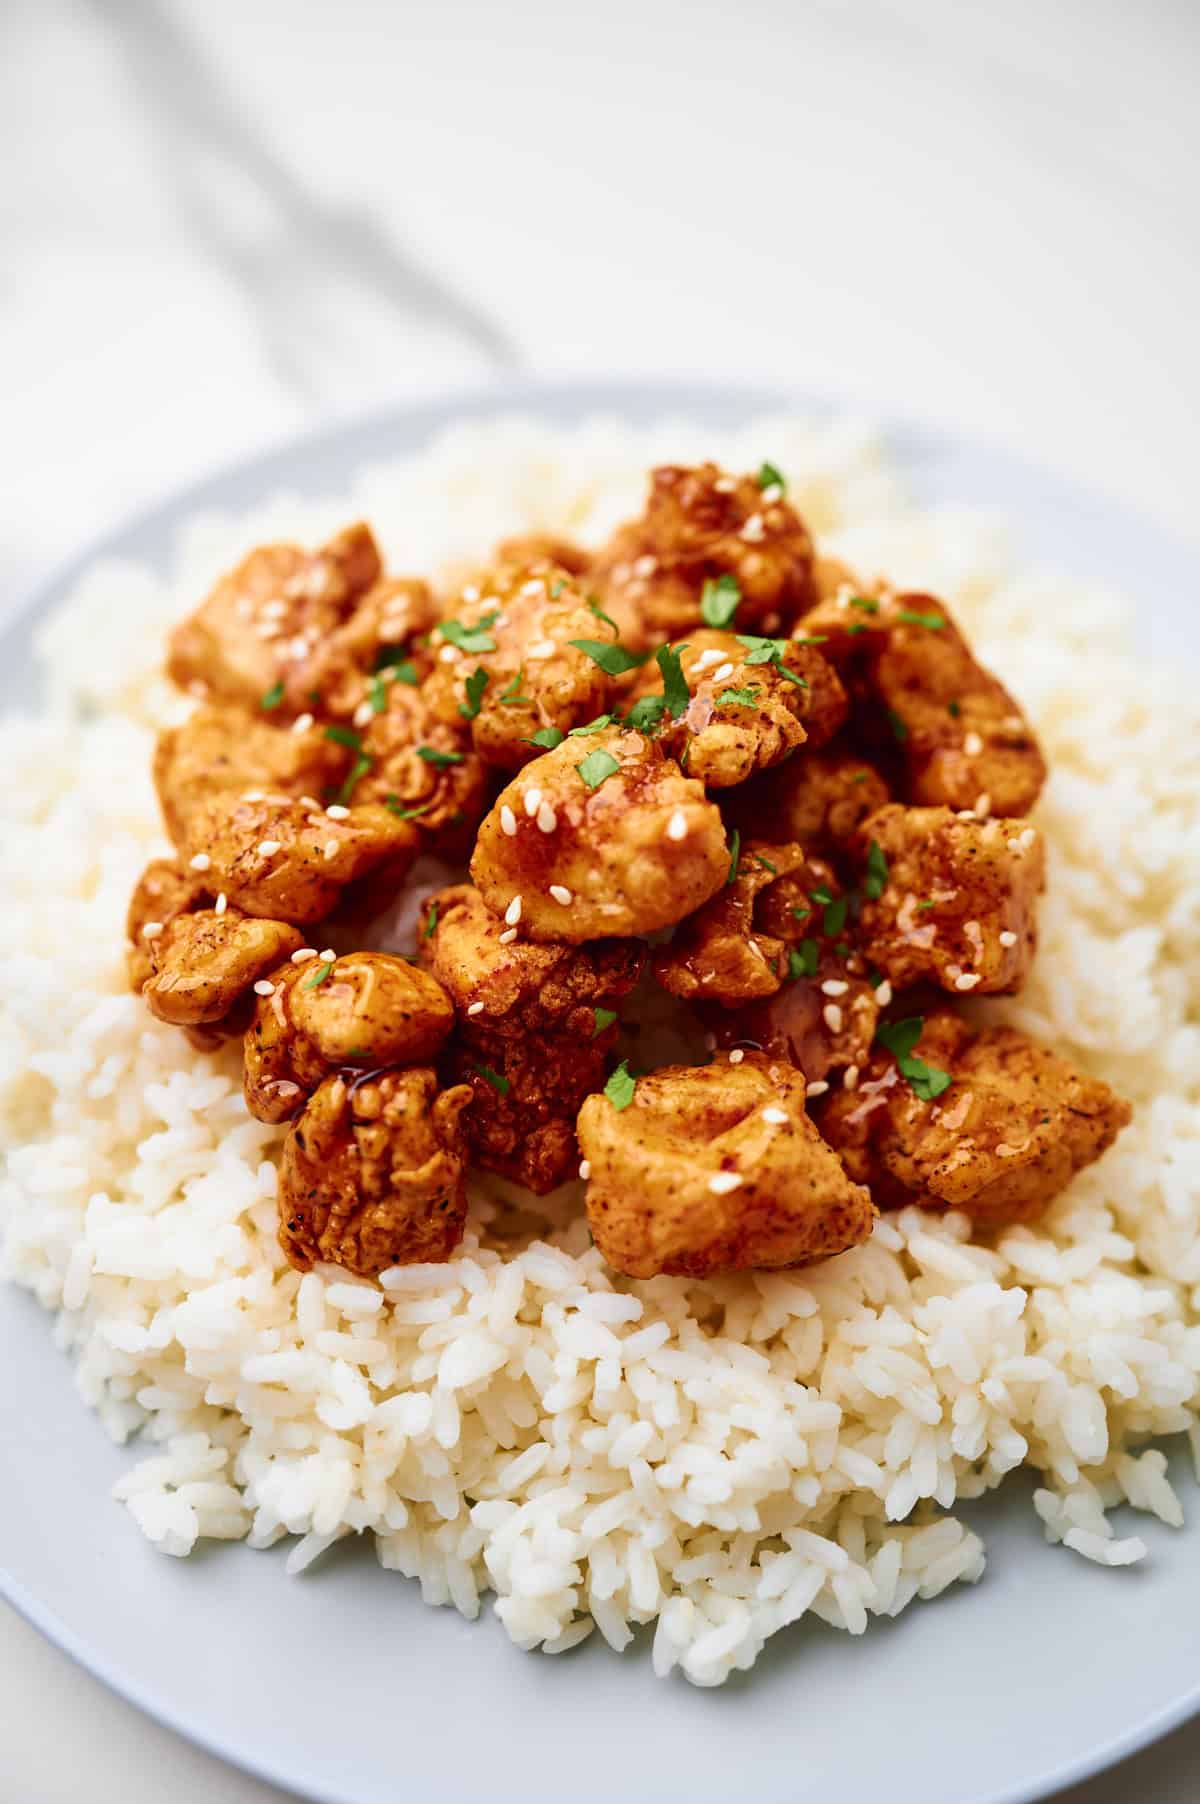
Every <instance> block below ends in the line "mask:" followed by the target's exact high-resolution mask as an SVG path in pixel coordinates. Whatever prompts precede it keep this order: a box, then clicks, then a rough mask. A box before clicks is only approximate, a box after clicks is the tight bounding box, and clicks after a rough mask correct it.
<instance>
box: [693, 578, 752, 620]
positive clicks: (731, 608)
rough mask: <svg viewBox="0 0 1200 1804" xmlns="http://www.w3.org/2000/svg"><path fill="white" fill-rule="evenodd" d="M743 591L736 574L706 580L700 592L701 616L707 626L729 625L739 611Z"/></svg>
mask: <svg viewBox="0 0 1200 1804" xmlns="http://www.w3.org/2000/svg"><path fill="white" fill-rule="evenodd" d="M741 599H742V591H741V589H740V588H739V587H738V583H737V578H736V577H734V576H729V575H728V574H727V575H725V576H718V577H717V579H716V581H715V582H711V581H710V582H706V583H705V585H704V588H703V590H702V591H701V594H700V618H701V620H703V622H704V624H705V626H715V627H718V628H720V627H725V626H728V625H729V623H730V621H731V620H732V619H733V617H734V615H735V614H736V613H737V611H738V603H739V602H740V601H741Z"/></svg>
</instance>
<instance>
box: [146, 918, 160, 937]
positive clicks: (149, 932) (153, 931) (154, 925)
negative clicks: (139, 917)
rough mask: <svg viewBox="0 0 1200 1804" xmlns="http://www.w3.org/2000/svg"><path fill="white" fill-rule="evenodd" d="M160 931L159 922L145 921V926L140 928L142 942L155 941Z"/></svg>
mask: <svg viewBox="0 0 1200 1804" xmlns="http://www.w3.org/2000/svg"><path fill="white" fill-rule="evenodd" d="M162 930H163V924H162V922H161V921H147V922H146V925H145V926H144V927H143V928H142V938H143V939H144V940H156V939H157V938H158V936H159V934H160V933H161V932H162Z"/></svg>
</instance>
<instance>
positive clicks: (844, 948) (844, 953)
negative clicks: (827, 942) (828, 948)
mask: <svg viewBox="0 0 1200 1804" xmlns="http://www.w3.org/2000/svg"><path fill="white" fill-rule="evenodd" d="M834 951H835V952H836V953H837V955H838V957H839V958H849V956H850V947H849V944H848V942H847V941H846V940H839V941H838V943H837V945H836V946H835V947H834Z"/></svg>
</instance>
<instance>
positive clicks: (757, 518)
mask: <svg viewBox="0 0 1200 1804" xmlns="http://www.w3.org/2000/svg"><path fill="white" fill-rule="evenodd" d="M766 530H767V529H766V526H765V525H764V524H763V517H762V515H761V514H751V516H750V518H749V519H748V520H747V521H746V523H745V525H744V526H743V527H742V537H743V538H744V539H747V540H750V541H755V540H758V539H761V538H762V537H763V536H764V534H765V533H766Z"/></svg>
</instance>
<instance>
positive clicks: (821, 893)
mask: <svg viewBox="0 0 1200 1804" xmlns="http://www.w3.org/2000/svg"><path fill="white" fill-rule="evenodd" d="M809 894H810V895H811V897H812V899H813V901H814V902H822V903H830V902H832V901H833V891H832V890H831V889H826V887H825V885H824V884H823V883H822V884H819V885H818V886H817V888H816V889H814V890H810V891H809Z"/></svg>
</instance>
